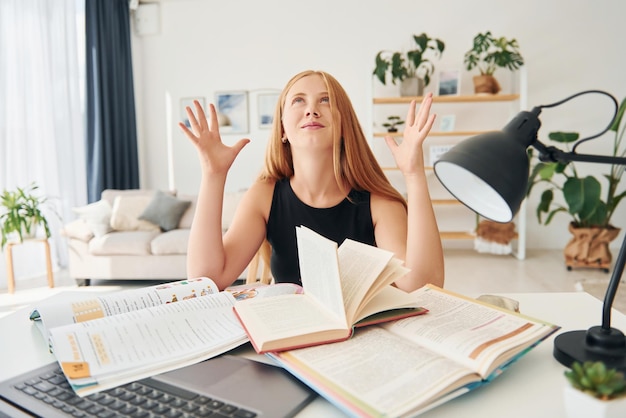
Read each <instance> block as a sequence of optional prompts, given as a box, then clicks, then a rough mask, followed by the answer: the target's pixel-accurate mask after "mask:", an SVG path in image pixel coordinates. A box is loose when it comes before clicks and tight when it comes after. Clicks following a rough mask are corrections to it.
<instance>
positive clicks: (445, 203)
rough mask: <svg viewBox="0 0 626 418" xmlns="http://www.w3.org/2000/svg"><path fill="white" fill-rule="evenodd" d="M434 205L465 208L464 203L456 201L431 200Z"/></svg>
mask: <svg viewBox="0 0 626 418" xmlns="http://www.w3.org/2000/svg"><path fill="white" fill-rule="evenodd" d="M430 201H431V202H432V203H433V205H449V206H455V205H456V206H464V205H463V203H461V202H460V201H458V200H456V199H452V198H451V199H430Z"/></svg>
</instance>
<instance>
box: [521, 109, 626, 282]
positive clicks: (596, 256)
mask: <svg viewBox="0 0 626 418" xmlns="http://www.w3.org/2000/svg"><path fill="white" fill-rule="evenodd" d="M625 110H626V98H625V99H623V100H622V102H621V104H620V106H619V109H618V112H617V115H616V117H615V119H614V120H613V122H612V124H611V127H610V129H609V130H610V131H612V132H613V133H614V139H613V147H612V149H613V156H622V157H623V156H625V155H626V143H625V142H624V132H625V131H626V123H625V124H624V125H622V124H621V122H622V118H623V116H624V111H625ZM548 138H549V139H551V140H553V141H556V142H560V143H562V144H564V145H565V146H566V147H567V148H569V146H568V144H570V143H572V142H575V141H577V140H578V138H579V134H578V133H576V132H551V133H550V134H549V135H548ZM529 155H530V158H533V152H532V149H531V150H529ZM624 169H625V167H624V166H623V165H618V164H613V165H611V166H610V170H609V172H608V174H605V175H604V177H605V178H606V180H607V182H608V187H607V189H606V193H605V196H604V198H603V196H602V185H601V184H600V181H598V179H596V178H595V177H594V176H591V175H588V176H585V177H582V176H580V175H579V174H578V171H577V170H576V167H575V164H574V163H572V162H570V163H567V164H563V163H552V162H541V161H538V162H536V163H535V164H534V166H533V167H532V170H531V173H530V178H529V183H528V190H527V193H526V195H527V196H528V195H530V193H531V192H532V190H533V189H534V188H535V187H539V186H545V188H544V190H543V192H542V194H541V198H540V200H539V203H538V205H537V209H536V214H537V219H538V221H539V223H540V224H544V225H548V224H549V223H550V221H551V220H552V218H553V217H554V216H555V215H556V214H558V213H567V214H569V216H570V217H571V222H570V225H569V228H570V231H571V232H572V234H573V235H574V238H573V239H572V240H571V241H570V242H569V243H568V244H567V246H566V248H565V259H566V264H567V266H568V268H571V267H596V268H602V269H604V270H605V271H608V268H609V267H610V263H611V253H610V251H609V249H608V243H609V242H610V241H612V240H613V239H615V238H616V237H617V235H618V234H619V231H620V230H619V228H615V227H614V226H613V225H611V218H612V216H613V214H614V213H615V209H616V208H617V206H618V205H619V203H620V202H621V201H622V199H623V198H624V197H626V190H622V191H621V192H618V186H619V184H620V181H621V179H622V175H623V174H624ZM558 176H561V177H562V178H563V179H564V180H563V181H562V182H561V181H557V177H558ZM555 192H558V193H561V194H562V197H563V200H564V202H565V203H564V204H563V203H560V202H556V201H555V200H554V197H555ZM544 216H545V217H544Z"/></svg>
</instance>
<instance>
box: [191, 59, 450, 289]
mask: <svg viewBox="0 0 626 418" xmlns="http://www.w3.org/2000/svg"><path fill="white" fill-rule="evenodd" d="M431 103H432V97H431V95H428V96H427V97H425V98H424V101H423V102H422V104H421V105H420V107H419V111H418V112H417V114H416V111H415V108H416V104H415V102H411V105H410V106H409V110H408V114H407V118H406V125H405V126H406V128H405V130H404V136H403V141H402V142H401V143H400V144H398V143H396V141H395V140H394V139H393V138H392V137H391V136H388V137H386V138H385V141H386V142H387V145H388V146H389V148H390V149H391V152H392V153H393V156H394V158H395V160H396V164H397V165H398V168H399V169H400V170H401V172H402V174H403V176H404V179H405V181H406V187H407V196H408V199H407V201H405V200H404V198H403V197H402V196H401V195H400V194H399V193H398V192H397V191H396V190H395V189H394V188H393V187H392V186H391V184H390V183H389V181H388V180H387V178H386V177H385V175H384V173H383V171H382V169H381V168H380V166H379V164H378V163H377V161H376V158H375V157H374V155H373V153H372V151H371V149H370V148H369V145H368V143H367V140H366V138H365V135H364V134H363V131H362V129H361V126H360V124H359V122H358V120H357V117H356V114H355V112H354V109H353V107H352V104H351V102H350V99H349V98H348V96H347V94H346V92H345V90H344V89H343V88H342V87H341V85H340V84H339V82H338V81H337V80H336V79H335V78H334V77H332V76H331V75H330V74H327V73H325V72H322V71H304V72H302V73H299V74H297V75H295V76H294V77H293V78H292V79H291V80H290V81H289V82H288V83H287V85H286V86H285V88H284V89H283V91H282V93H281V94H280V97H279V100H278V103H277V105H276V110H275V112H274V122H273V128H272V132H271V135H270V139H269V144H268V148H267V154H266V158H265V167H264V170H263V172H262V174H261V175H260V176H259V178H258V179H257V180H256V181H255V182H254V184H252V186H251V187H250V188H249V189H248V190H247V192H246V193H245V194H244V196H243V198H242V200H241V202H240V204H239V205H238V208H237V211H236V213H235V216H234V219H233V222H232V224H231V226H230V228H229V229H228V231H227V232H226V233H225V234H224V235H223V236H222V229H221V219H222V202H223V196H224V184H225V182H226V175H227V173H228V170H229V169H230V167H231V165H232V163H233V161H234V160H235V158H236V157H237V155H238V154H239V152H240V151H241V150H242V148H243V147H244V146H245V145H246V144H247V143H248V142H249V140H248V139H241V140H239V141H238V142H237V143H236V144H234V145H233V146H232V147H229V146H226V145H225V144H223V143H222V141H221V138H220V133H219V127H218V122H217V115H216V111H215V107H214V106H213V105H209V121H207V118H206V116H205V113H204V110H203V109H202V107H201V106H200V104H199V103H198V102H195V103H194V107H195V113H194V111H192V109H190V108H189V107H188V108H187V115H188V117H189V121H190V122H191V129H188V128H187V127H186V126H185V125H184V124H182V123H180V124H179V126H180V128H181V129H182V131H183V132H184V133H185V135H186V136H187V137H188V138H189V139H190V140H191V141H192V142H193V144H194V145H195V146H196V148H197V151H198V156H199V158H200V164H201V168H202V179H201V184H200V190H199V193H198V202H197V208H196V213H195V218H194V221H193V225H192V227H191V233H190V238H189V248H188V253H187V257H188V261H187V274H188V275H189V277H200V276H206V277H210V278H212V279H213V280H214V281H215V282H216V284H217V285H218V286H219V287H220V288H225V287H227V286H229V285H231V284H232V283H233V282H234V281H235V280H236V279H237V278H238V277H239V275H240V274H241V273H242V272H243V270H244V269H245V268H246V266H247V265H248V263H249V262H250V260H251V259H252V258H253V257H254V255H255V253H256V252H257V250H258V249H259V248H260V246H261V244H263V243H264V241H265V240H267V241H268V242H269V244H270V245H271V248H272V255H271V272H272V276H273V277H274V281H275V282H277V283H279V282H293V283H300V275H299V274H300V272H299V268H298V257H297V247H296V231H295V227H296V226H298V225H304V226H307V227H308V228H310V229H313V230H314V231H316V232H318V233H319V234H321V235H324V236H326V237H327V238H329V239H332V240H334V241H336V242H337V243H338V244H339V245H340V244H341V243H342V242H343V240H344V239H345V238H350V239H353V240H356V241H361V242H365V243H367V244H371V245H376V246H377V247H380V248H384V249H386V250H389V251H391V252H393V253H394V254H395V256H396V257H397V258H399V259H401V260H404V262H405V266H406V267H408V268H409V269H410V270H411V271H410V272H409V273H408V274H406V275H405V276H404V277H402V278H401V279H399V280H397V281H396V283H395V285H396V286H397V287H398V288H400V289H403V290H406V291H412V290H415V289H417V288H419V287H421V286H423V285H425V284H426V283H433V284H436V285H438V286H443V281H444V271H443V270H444V269H443V252H442V248H441V240H440V237H439V231H438V228H437V223H436V220H435V216H434V212H433V208H432V205H431V202H430V197H429V194H428V188H427V183H426V174H425V171H424V162H423V161H424V159H423V147H422V144H423V142H424V140H425V139H426V136H427V135H428V132H429V131H430V129H431V127H432V124H433V122H434V120H435V115H434V114H433V115H430V107H431Z"/></svg>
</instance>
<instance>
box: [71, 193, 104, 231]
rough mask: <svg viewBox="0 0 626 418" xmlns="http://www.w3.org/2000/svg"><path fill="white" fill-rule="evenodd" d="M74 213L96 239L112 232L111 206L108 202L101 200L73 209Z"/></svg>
mask: <svg viewBox="0 0 626 418" xmlns="http://www.w3.org/2000/svg"><path fill="white" fill-rule="evenodd" d="M72 211H73V212H74V213H75V214H77V215H78V216H79V218H80V219H82V220H83V221H84V222H85V223H86V224H87V226H88V227H89V229H90V230H91V232H92V233H93V234H94V235H95V236H96V237H101V236H102V235H104V234H106V233H108V232H111V231H112V230H113V229H112V228H111V225H110V221H111V214H112V209H111V204H110V203H109V202H108V201H107V200H99V201H97V202H94V203H90V204H88V205H86V206H80V207H76V208H72Z"/></svg>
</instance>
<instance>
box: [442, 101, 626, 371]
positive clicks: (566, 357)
mask: <svg viewBox="0 0 626 418" xmlns="http://www.w3.org/2000/svg"><path fill="white" fill-rule="evenodd" d="M587 93H601V94H605V95H607V96H609V97H610V98H611V99H612V100H613V102H614V103H615V110H616V111H615V117H617V109H618V104H617V100H615V98H614V97H613V96H612V95H610V94H608V93H606V92H604V91H599V90H588V91H583V92H581V93H578V94H575V95H573V96H570V97H568V98H566V99H564V100H562V101H560V102H557V103H553V104H550V105H543V106H538V107H535V108H533V110H532V111H530V112H526V111H523V112H520V113H519V114H518V115H517V116H515V118H513V119H512V120H511V121H510V122H509V123H508V124H507V125H506V126H505V127H504V128H503V129H502V131H498V132H489V133H485V134H480V135H477V136H475V137H472V138H469V139H466V140H464V141H463V142H460V143H459V144H458V145H456V146H455V147H453V148H452V149H450V150H449V151H448V152H447V153H445V154H444V155H442V156H441V158H440V159H439V160H437V162H435V164H434V170H435V174H436V175H437V178H438V179H439V181H441V183H442V184H443V185H444V187H445V188H446V189H447V190H448V191H449V192H450V193H451V194H452V195H453V196H454V197H455V198H457V199H458V200H460V201H461V202H462V203H463V204H465V205H466V206H467V207H469V208H470V209H472V210H473V211H474V212H476V213H478V214H479V215H481V216H483V217H485V218H487V219H490V220H493V221H496V222H509V221H511V220H512V219H513V217H514V216H515V214H516V213H517V211H518V210H519V207H520V204H521V203H522V201H523V200H524V198H525V197H526V190H527V187H528V176H529V166H530V161H529V157H528V154H527V150H526V149H527V148H528V147H530V146H532V147H534V148H536V149H537V150H538V151H539V158H540V160H542V161H545V162H562V163H568V162H573V161H579V162H592V163H603V164H618V165H626V158H625V157H616V156H600V155H589V154H577V153H576V146H577V145H578V144H580V143H581V142H583V141H587V140H589V139H593V138H596V137H598V136H600V135H602V134H603V133H605V132H606V131H608V130H609V129H610V127H611V125H612V123H611V124H609V126H608V127H607V128H606V129H605V130H604V131H602V132H601V133H599V134H597V135H594V136H591V137H588V138H585V139H581V140H579V141H578V142H577V143H576V144H575V145H574V147H573V149H572V151H571V152H564V151H561V150H559V149H557V148H555V147H552V146H550V147H548V146H546V145H544V144H542V143H541V142H539V141H538V140H537V132H538V130H539V127H540V126H541V122H540V121H539V118H538V116H539V114H540V113H541V109H542V108H548V107H554V106H558V105H560V104H562V103H565V102H566V101H568V100H570V99H573V98H574V97H577V96H580V95H582V94H587ZM615 117H614V118H613V120H615ZM625 262H626V238H625V239H624V241H623V242H622V246H621V249H620V252H619V255H618V256H617V259H616V261H615V267H614V270H613V274H612V276H611V280H610V281H609V285H608V288H607V290H606V295H605V296H604V304H603V315H602V326H594V327H591V328H589V329H588V330H586V331H570V332H564V333H562V334H560V335H558V336H557V337H556V339H555V340H554V357H555V358H556V359H557V360H558V361H559V362H560V363H561V364H563V365H564V366H567V367H571V365H572V363H573V362H574V361H578V362H581V363H582V362H584V361H588V360H591V361H598V360H601V361H603V362H604V363H605V364H606V365H607V367H615V368H617V369H619V370H621V371H623V372H626V337H625V336H624V334H623V333H622V332H621V331H620V330H618V329H615V328H611V307H612V306H613V300H614V299H615V294H616V292H617V288H618V286H619V282H620V279H621V276H622V272H623V271H624V264H625Z"/></svg>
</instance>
